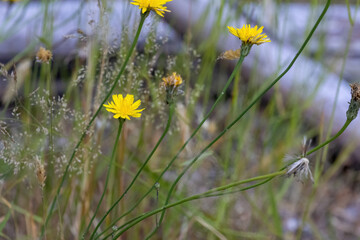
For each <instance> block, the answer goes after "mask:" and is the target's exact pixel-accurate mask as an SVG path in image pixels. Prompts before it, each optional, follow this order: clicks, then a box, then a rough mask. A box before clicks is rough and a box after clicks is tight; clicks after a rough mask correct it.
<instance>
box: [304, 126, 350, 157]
mask: <svg viewBox="0 0 360 240" xmlns="http://www.w3.org/2000/svg"><path fill="white" fill-rule="evenodd" d="M351 121H352V120H350V119H347V120H346V122H345V123H344V126H343V127H342V128H341V129H340V130H339V132H337V133H336V134H335V135H334V136H333V137H332V138H330V139H328V140H327V141H325V142H323V143H322V144H320V145H318V146H317V147H315V148H313V149H311V150H310V151H308V152H307V153H306V155H310V154H312V153H314V152H316V151H317V150H319V149H320V148H322V147H324V146H326V145H328V144H329V143H330V142H332V141H334V140H335V139H336V138H338V137H339V136H340V135H341V134H342V133H343V132H344V131H345V129H346V128H347V127H348V126H349V124H350V123H351Z"/></svg>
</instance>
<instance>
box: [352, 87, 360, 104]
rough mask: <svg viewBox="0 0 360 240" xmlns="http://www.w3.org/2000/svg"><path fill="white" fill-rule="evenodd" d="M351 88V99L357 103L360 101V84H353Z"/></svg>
mask: <svg viewBox="0 0 360 240" xmlns="http://www.w3.org/2000/svg"><path fill="white" fill-rule="evenodd" d="M350 87H351V98H352V99H354V100H355V101H360V83H352V84H350Z"/></svg>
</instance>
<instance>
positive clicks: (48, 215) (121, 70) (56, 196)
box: [40, 14, 147, 239]
mask: <svg viewBox="0 0 360 240" xmlns="http://www.w3.org/2000/svg"><path fill="white" fill-rule="evenodd" d="M146 16H147V15H144V14H143V15H141V19H140V23H139V27H138V29H137V32H136V35H135V38H134V41H133V43H132V45H131V47H130V49H129V52H128V53H127V55H126V58H125V61H124V63H123V65H122V67H121V69H120V72H119V73H118V75H117V76H116V78H115V80H114V83H113V85H112V87H111V88H110V90H109V92H108V93H107V94H106V97H105V98H104V100H103V101H102V102H101V104H100V105H99V107H98V109H97V110H96V112H95V114H94V115H93V117H92V118H91V119H90V121H89V123H88V125H87V126H86V128H85V131H84V132H83V134H82V135H81V137H80V139H79V141H78V143H77V144H76V146H75V148H74V151H73V153H72V154H71V157H70V159H69V162H68V163H67V165H66V168H65V171H64V174H63V176H62V178H61V181H60V184H59V187H58V188H57V191H56V195H55V197H54V200H53V201H52V203H51V206H50V209H49V212H48V214H47V217H46V220H45V223H44V225H43V226H42V229H41V235H40V239H42V237H43V236H44V233H45V229H46V226H47V224H48V222H49V220H50V218H51V216H52V213H53V211H54V207H55V203H56V201H57V199H58V197H59V195H60V190H61V187H62V186H63V184H64V182H65V179H66V177H67V175H68V172H69V168H70V165H71V163H72V162H73V160H74V157H75V155H76V152H77V150H78V149H79V147H80V144H81V143H82V141H83V140H84V138H85V136H86V135H87V132H88V130H89V129H90V126H91V124H92V123H93V122H94V120H95V118H96V117H97V116H98V115H99V113H100V110H101V109H102V107H103V104H104V103H105V102H106V100H107V99H108V98H109V97H110V95H111V93H112V92H113V90H114V89H115V87H116V85H117V83H118V81H119V79H120V77H121V75H122V74H123V73H124V71H125V68H126V65H127V63H128V62H129V59H130V57H131V55H132V53H133V51H134V49H135V46H136V43H137V41H138V39H139V36H140V32H141V29H142V27H143V25H144V21H145V19H146Z"/></svg>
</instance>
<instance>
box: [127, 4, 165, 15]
mask: <svg viewBox="0 0 360 240" xmlns="http://www.w3.org/2000/svg"><path fill="white" fill-rule="evenodd" d="M171 1H172V0H133V2H131V4H133V5H136V6H139V8H140V9H141V12H142V14H144V13H146V12H150V11H151V10H153V11H155V12H156V13H157V14H158V15H160V16H162V17H164V12H170V10H168V9H167V7H166V6H164V5H165V4H166V3H167V2H171Z"/></svg>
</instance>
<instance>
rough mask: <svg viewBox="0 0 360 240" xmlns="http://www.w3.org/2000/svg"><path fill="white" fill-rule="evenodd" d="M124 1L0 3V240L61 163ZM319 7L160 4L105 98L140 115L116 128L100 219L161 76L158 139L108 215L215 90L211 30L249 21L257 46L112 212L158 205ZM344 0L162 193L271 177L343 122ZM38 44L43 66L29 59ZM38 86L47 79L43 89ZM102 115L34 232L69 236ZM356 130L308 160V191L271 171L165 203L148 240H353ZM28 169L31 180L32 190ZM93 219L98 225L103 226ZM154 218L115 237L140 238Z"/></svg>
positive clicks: (110, 75)
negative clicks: (123, 100) (41, 173)
mask: <svg viewBox="0 0 360 240" xmlns="http://www.w3.org/2000/svg"><path fill="white" fill-rule="evenodd" d="M129 3H130V1H127V0H116V1H102V0H98V1H90V0H89V1H46V0H44V1H14V2H13V1H7V2H0V63H1V65H0V68H1V69H0V108H1V109H0V110H1V115H0V136H1V138H0V239H36V238H37V237H38V236H39V231H40V227H41V224H42V223H43V221H44V214H45V212H46V209H47V208H48V206H49V204H50V203H51V201H52V199H53V197H54V194H55V189H56V188H57V186H58V184H59V181H60V179H61V176H62V173H63V172H64V168H65V166H66V163H67V161H68V159H69V157H70V155H71V152H72V150H73V148H74V146H75V144H76V142H77V140H78V139H79V137H80V134H81V133H82V131H83V129H84V127H85V126H86V124H87V122H88V121H89V119H90V117H91V116H92V114H93V111H94V109H95V110H96V108H97V107H98V105H99V103H100V102H101V100H102V99H103V98H104V97H105V95H106V92H107V89H109V86H110V85H111V83H112V80H113V79H114V77H115V76H116V73H117V72H118V71H119V66H121V63H122V61H123V60H124V57H125V54H126V52H127V50H128V48H129V46H130V44H131V42H132V39H133V37H134V34H135V31H136V29H137V23H138V21H139V18H140V14H139V12H140V11H139V9H138V8H137V7H136V6H133V5H130V4H129ZM325 3H326V1H324V0H312V1H286V0H285V1H280V0H279V1H276V0H258V1H248V0H243V1H238V0H173V1H172V2H169V3H167V4H166V5H167V6H168V8H169V10H171V12H168V13H166V14H165V17H164V18H161V17H159V16H158V15H156V14H150V16H149V17H148V18H147V20H146V22H145V25H144V28H143V31H142V33H141V35H140V40H139V43H138V45H137V48H136V53H134V54H133V56H132V58H131V60H130V63H129V64H128V66H127V68H126V72H125V74H124V76H123V77H122V78H121V79H120V82H119V84H118V86H117V88H116V90H115V92H114V93H131V94H134V95H135V96H136V98H140V99H141V100H142V104H143V106H144V107H145V108H146V110H145V112H144V114H143V116H142V117H141V119H140V120H138V119H136V120H131V121H129V122H127V123H126V127H125V129H124V130H123V135H122V138H121V140H120V143H119V150H118V152H117V156H116V162H117V163H116V167H115V169H114V171H113V172H112V173H111V174H112V175H111V182H110V188H109V189H112V191H110V192H108V194H107V199H106V201H104V203H103V205H102V208H101V210H100V212H99V217H100V216H101V215H102V214H103V213H105V211H106V209H108V207H109V206H111V203H112V202H114V201H115V200H116V199H117V197H118V196H119V195H120V194H121V193H122V192H123V190H124V189H125V188H126V187H127V185H128V184H129V182H130V181H131V179H132V177H133V175H134V174H135V172H136V171H137V169H138V168H139V167H140V166H141V164H142V162H143V161H144V159H146V156H147V155H148V153H149V152H150V151H151V149H152V148H153V146H154V145H155V143H156V141H157V139H158V138H159V137H160V135H161V134H162V131H163V129H164V126H165V125H166V120H167V110H166V109H167V105H166V103H165V101H164V93H163V89H161V87H159V86H160V82H161V78H162V77H164V76H167V75H169V74H171V73H172V72H173V71H176V72H177V73H179V74H180V75H181V76H182V78H183V80H184V84H183V86H182V91H183V95H181V96H179V97H178V99H177V106H176V117H175V120H174V122H173V124H172V127H171V130H170V133H169V134H168V136H167V137H166V139H165V141H164V142H163V144H162V145H160V148H159V149H158V150H157V152H156V154H155V156H154V157H153V159H152V160H151V162H150V164H149V165H148V167H146V169H145V171H144V173H143V174H142V175H141V178H140V179H139V180H138V181H137V183H136V184H135V185H134V188H133V189H132V190H131V192H130V193H129V194H128V196H127V197H126V199H124V200H125V201H124V202H122V203H121V204H120V206H119V208H118V209H116V210H115V211H114V213H113V214H112V215H111V216H110V218H112V219H114V217H116V216H119V215H120V214H121V213H123V212H124V211H126V210H127V209H128V208H130V207H131V206H132V205H131V204H132V203H133V202H134V201H135V200H138V199H139V198H140V197H141V195H142V194H143V193H145V192H146V191H147V189H149V188H150V187H151V186H152V185H153V184H154V179H156V177H157V176H158V174H159V173H160V172H161V171H162V169H164V167H165V166H166V164H167V163H168V162H169V161H170V159H171V158H172V157H173V156H174V155H175V154H176V152H177V150H178V149H179V148H180V147H181V145H182V144H183V143H184V142H185V141H186V140H187V139H188V137H189V136H190V134H191V133H192V131H193V130H194V129H195V128H196V126H197V124H198V123H199V122H200V121H201V119H202V118H203V116H204V114H206V112H207V111H208V110H209V107H210V106H211V105H212V103H213V102H214V100H215V99H216V98H217V96H218V95H219V91H220V89H222V88H223V86H224V85H225V83H226V80H227V79H228V77H229V76H230V74H231V72H232V70H233V68H234V66H235V64H236V61H230V60H224V59H218V57H219V56H220V54H221V53H222V52H224V51H227V50H236V49H238V48H239V47H240V44H241V42H240V40H239V39H237V38H236V37H234V36H233V35H231V34H230V33H229V32H228V30H227V26H234V27H238V28H240V27H242V26H243V24H251V25H252V26H254V25H258V26H264V32H265V33H266V34H267V35H268V36H269V38H270V39H271V41H272V42H271V43H266V44H263V45H259V46H253V48H252V49H251V52H250V55H249V56H248V57H246V59H245V61H244V63H243V66H242V69H241V74H239V75H238V76H236V78H235V80H234V82H233V84H232V85H231V87H230V88H229V89H228V91H227V92H226V97H225V99H224V100H223V101H222V103H221V104H220V106H219V107H218V108H217V109H216V110H215V111H214V113H213V114H212V115H211V117H210V119H209V120H208V121H207V122H206V123H205V124H204V126H203V128H202V130H201V132H200V133H199V134H198V135H197V136H196V137H195V138H194V139H193V140H192V142H191V144H189V145H188V147H187V148H186V149H185V151H184V152H183V153H182V154H181V155H180V157H179V159H178V160H177V162H176V163H175V165H174V166H173V167H172V168H171V170H170V171H168V172H167V174H165V176H164V179H163V180H162V181H161V182H160V186H161V187H160V189H159V199H157V198H156V194H157V193H156V192H154V193H153V194H151V196H150V197H148V198H147V199H145V200H144V201H143V203H142V204H141V205H140V207H139V208H138V209H136V212H134V213H133V214H132V215H130V216H128V217H127V219H130V218H131V217H134V216H137V215H139V214H141V213H143V212H147V211H149V210H152V209H155V208H157V207H159V206H161V204H162V202H163V201H164V199H165V196H166V194H167V192H168V190H169V185H171V183H172V181H173V180H174V179H175V178H176V177H177V175H178V173H180V172H181V170H182V169H183V168H184V167H185V166H186V165H187V164H188V163H189V161H191V160H192V158H193V157H194V156H196V155H197V154H198V153H199V152H200V151H201V150H202V149H203V147H204V146H206V144H208V143H209V142H211V140H212V139H213V138H214V137H215V136H217V134H218V133H219V132H221V131H222V130H223V129H224V128H225V126H226V125H228V124H229V123H230V122H231V121H232V120H233V119H234V118H235V117H236V116H237V115H238V114H239V113H240V112H241V111H242V110H243V109H244V108H245V107H246V106H248V104H249V103H250V101H251V100H252V99H253V97H254V96H255V95H256V93H258V92H259V91H260V90H261V89H264V88H265V87H266V86H267V85H268V84H269V83H270V82H271V81H272V80H274V79H275V78H276V76H278V75H279V74H280V73H281V72H282V71H283V70H284V69H285V68H286V67H287V66H288V64H289V63H290V62H291V60H292V59H293V57H294V56H295V55H296V53H297V51H298V50H299V48H300V46H301V45H302V44H303V42H304V40H305V38H306V36H307V35H308V34H309V32H310V30H311V28H312V27H313V26H314V24H315V22H316V20H317V19H318V17H319V16H320V13H321V11H322V10H323V8H324V5H325ZM358 14H359V1H358V0H354V1H350V0H347V1H332V3H331V5H330V8H329V10H328V12H327V13H326V15H325V18H324V19H323V21H322V22H321V23H320V25H319V27H318V29H317V30H316V32H315V34H314V36H313V37H312V38H311V40H310V42H309V44H308V45H307V47H306V49H305V50H304V52H303V53H302V54H301V56H300V57H299V58H298V60H297V61H296V63H295V64H294V66H293V67H292V69H291V70H290V71H289V72H288V73H287V74H286V75H285V76H284V77H283V78H282V79H281V80H280V82H278V84H276V85H275V86H274V87H273V88H272V89H271V91H270V92H268V93H267V94H266V95H265V97H264V98H262V99H261V101H260V102H259V103H258V104H257V105H256V106H255V107H254V108H253V109H252V110H251V111H250V112H249V113H248V114H247V115H246V116H245V118H244V119H242V121H240V122H239V123H237V124H236V125H235V126H234V127H233V128H232V129H231V131H229V132H228V133H227V134H226V135H225V136H224V137H223V138H221V139H220V141H218V142H217V143H216V144H215V145H214V146H213V147H212V148H211V150H209V151H207V152H206V153H205V154H204V155H203V156H202V158H201V159H200V161H198V162H197V164H196V165H195V166H194V167H193V168H192V169H191V171H189V172H188V173H187V174H186V176H185V177H184V178H183V180H182V181H181V182H180V183H179V185H178V189H177V192H176V194H175V196H174V197H173V200H174V201H175V200H176V199H181V198H184V197H185V196H189V195H191V194H196V193H200V192H203V191H206V190H208V189H210V188H213V187H216V186H220V185H224V184H227V183H230V182H234V181H237V180H241V179H245V178H249V177H254V176H258V175H262V174H267V173H271V172H273V171H277V170H278V169H280V168H281V167H282V166H283V165H284V163H283V158H284V156H285V155H287V154H290V155H295V156H296V155H300V154H301V142H302V139H303V137H304V136H306V137H307V138H308V139H310V140H311V143H312V147H314V146H316V145H318V144H319V143H321V142H324V141H325V140H326V139H328V138H329V137H330V136H332V135H333V134H335V133H336V132H337V131H338V130H339V129H340V128H341V127H342V125H343V124H344V122H345V121H346V114H345V113H346V110H347V108H348V102H349V101H350V87H349V83H354V82H358V81H359V80H360V68H359V66H360V40H359V39H360V25H359V24H360V20H359V17H358ZM40 47H44V48H46V49H49V50H50V51H51V52H52V60H51V61H50V63H49V64H46V63H45V64H44V63H40V62H39V61H37V60H36V53H37V51H38V50H39V48H40ZM49 79H50V80H49ZM116 127H117V125H116V122H114V121H112V120H111V116H108V114H106V113H105V111H102V114H101V115H100V117H99V118H98V119H97V120H96V121H95V124H94V126H93V128H92V129H91V131H90V135H91V136H92V137H91V138H89V139H86V141H85V144H83V145H82V146H81V148H80V150H79V153H78V154H77V157H76V159H75V161H74V163H73V164H72V166H71V176H70V178H69V180H67V182H66V183H65V185H64V187H63V190H62V197H61V198H60V200H59V205H58V206H57V211H58V213H56V214H54V217H53V219H52V221H51V222H50V225H49V226H50V227H49V229H48V237H50V236H53V237H50V238H49V239H79V238H80V236H81V233H82V232H83V231H84V229H85V227H86V224H87V223H88V222H89V219H90V218H91V216H92V214H93V211H94V209H95V207H96V204H97V202H98V200H99V198H100V194H101V193H102V190H103V186H104V180H105V177H106V176H105V173H106V170H107V164H108V161H109V155H110V154H111V149H112V145H113V143H114V138H115V135H114V131H115V130H114V129H116ZM359 129H360V121H359V120H358V119H355V120H354V121H353V122H352V123H351V125H350V126H349V128H348V129H347V130H346V131H345V133H344V134H343V135H342V136H341V137H339V138H338V139H337V140H336V141H334V142H332V143H331V144H330V145H329V146H328V147H325V148H323V149H322V150H321V151H318V152H317V153H315V154H313V155H311V156H310V157H309V160H310V165H311V169H312V170H313V174H314V177H315V184H312V183H311V182H310V181H309V182H305V183H301V182H297V181H296V180H294V179H287V178H285V177H281V178H277V179H275V180H273V181H271V182H269V183H268V184H266V185H262V186H261V187H259V188H256V189H253V190H250V191H246V192H242V193H235V194H231V195H225V196H221V197H214V198H207V199H202V200H198V201H195V202H191V203H188V204H183V205H181V206H178V207H176V208H174V209H170V210H169V211H168V212H167V214H166V217H165V221H164V223H163V225H162V228H161V230H160V231H158V233H157V235H156V236H154V239H359V238H360V191H359V190H360V189H359V182H360V176H359V170H360V160H359V159H360V130H359ZM39 164H40V165H44V166H45V169H46V176H47V179H46V182H45V186H44V187H43V188H42V187H41V186H39V183H38V176H37V172H38V169H39ZM109 223H110V221H107V222H106V224H109ZM154 226H155V217H154V218H149V219H147V220H145V221H144V222H142V223H140V224H138V225H137V226H136V227H134V228H133V229H130V230H129V231H128V232H126V234H125V235H124V236H123V238H122V239H144V237H145V236H146V234H147V233H149V232H150V231H151V229H152V228H153V227H154Z"/></svg>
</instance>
